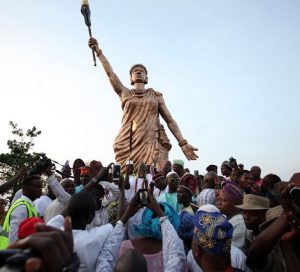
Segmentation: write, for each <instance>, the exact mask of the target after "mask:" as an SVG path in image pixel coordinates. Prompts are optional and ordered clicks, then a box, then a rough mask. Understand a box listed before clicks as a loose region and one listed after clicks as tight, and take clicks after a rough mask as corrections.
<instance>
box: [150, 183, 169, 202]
mask: <svg viewBox="0 0 300 272" xmlns="http://www.w3.org/2000/svg"><path fill="white" fill-rule="evenodd" d="M168 191H169V185H167V186H166V188H165V189H163V190H159V189H158V188H156V187H155V189H154V190H153V196H154V197H155V199H156V200H157V199H158V198H159V196H160V195H162V194H164V193H167V192H168Z"/></svg>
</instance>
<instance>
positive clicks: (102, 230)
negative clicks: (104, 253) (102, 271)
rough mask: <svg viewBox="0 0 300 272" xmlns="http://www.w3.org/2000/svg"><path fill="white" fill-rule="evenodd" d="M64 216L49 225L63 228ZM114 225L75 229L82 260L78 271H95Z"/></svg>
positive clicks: (79, 256) (75, 248)
mask: <svg viewBox="0 0 300 272" xmlns="http://www.w3.org/2000/svg"><path fill="white" fill-rule="evenodd" d="M63 224H64V217H63V216H62V215H57V216H55V217H53V218H52V219H51V220H50V221H49V222H48V223H47V225H50V226H53V227H56V228H60V229H63ZM112 230H113V226H112V225H111V224H106V225H103V226H101V227H96V228H93V229H91V230H75V229H73V240H74V251H76V252H77V255H78V258H79V260H80V267H79V269H78V271H81V272H83V271H95V270H96V262H97V259H98V257H99V255H100V253H101V250H102V247H103V245H104V243H105V241H106V240H107V238H108V236H109V234H110V233H111V232H112Z"/></svg>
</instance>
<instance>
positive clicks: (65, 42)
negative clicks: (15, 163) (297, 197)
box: [0, 0, 300, 180]
mask: <svg viewBox="0 0 300 272" xmlns="http://www.w3.org/2000/svg"><path fill="white" fill-rule="evenodd" d="M0 3H1V16H0V25H1V27H0V37H1V38H0V39H1V43H0V75H1V76H0V79H1V80H0V91H1V115H0V153H2V152H8V149H7V144H6V142H7V140H8V139H12V138H13V137H12V134H11V132H10V131H11V129H10V127H9V121H10V120H12V121H14V122H16V123H17V124H19V126H20V127H22V128H31V127H32V126H36V127H37V128H38V129H40V130H41V131H42V134H41V135H40V136H39V137H38V138H37V139H36V140H35V146H34V149H33V150H34V151H36V152H44V153H46V154H47V156H49V157H50V158H53V159H55V160H56V161H59V162H61V163H64V162H65V160H67V159H68V160H70V161H71V162H72V161H73V160H75V159H76V158H79V157H80V158H82V159H83V160H92V159H97V160H101V161H102V163H103V164H108V163H110V162H111V161H114V153H113V148H112V145H113V141H114V138H115V137H116V135H117V133H118V131H119V129H120V125H121V118H122V110H121V105H120V101H119V98H118V96H117V95H116V94H115V93H114V91H113V89H112V87H111V85H110V83H109V81H108V78H107V76H106V74H105V72H104V70H103V68H102V66H101V64H100V63H99V62H98V63H97V67H94V66H93V59H92V54H91V50H90V49H89V47H88V46H87V42H88V38H89V37H88V31H87V27H86V26H85V24H84V21H83V17H82V15H81V13H80V7H81V1H75V0H64V1H57V0H52V1H33V0H27V1H17V0H10V1H5V2H4V0H0ZM89 3H90V9H91V13H92V14H91V21H92V33H93V36H94V37H95V38H96V39H98V42H99V45H100V48H101V49H102V50H103V53H104V54H105V56H106V57H107V58H108V60H109V62H110V64H111V65H112V67H113V69H114V71H115V73H116V74H117V75H118V76H119V78H120V80H121V81H122V83H123V84H124V85H125V86H128V87H130V81H129V69H130V67H131V66H132V65H133V64H135V63H143V64H144V65H145V66H146V67H147V69H148V78H149V84H148V85H147V86H148V87H152V88H154V89H155V90H156V91H159V92H161V93H163V96H164V99H165V102H166V105H167V107H168V109H169V111H170V112H171V114H172V116H173V117H174V119H175V120H176V121H177V123H178V124H179V127H180V129H181V132H182V134H183V136H184V138H186V139H187V140H188V142H189V143H190V144H191V145H193V146H195V147H197V148H198V149H199V151H198V155H199V159H198V160H197V161H187V160H186V159H185V166H186V167H189V168H190V170H191V171H194V170H199V172H200V173H205V168H206V166H208V165H209V164H216V165H218V166H219V167H220V165H221V163H222V161H224V160H227V159H228V158H229V157H231V156H233V157H235V158H236V159H237V161H238V163H243V164H244V165H245V168H246V169H249V168H250V167H251V166H253V165H259V166H260V167H261V168H262V175H263V176H264V175H266V174H268V173H275V174H278V175H279V176H280V177H281V178H282V179H283V180H288V179H289V178H290V177H291V175H292V174H293V173H295V172H299V171H300V165H299V162H300V144H299V139H300V126H299V125H300V122H299V116H300V17H299V12H300V2H299V1H298V0H286V1H282V0H263V1H262V0H226V1H224V0H209V1H208V0H206V1H204V0H143V1H137V0H130V1H129V0H127V1H125V0H110V1H99V0H90V1H89ZM167 134H168V136H169V138H170V139H171V143H172V145H173V147H172V150H171V152H170V154H169V157H170V159H171V160H173V159H184V155H183V153H182V152H181V149H180V147H179V146H178V144H177V142H176V140H175V138H174V137H173V135H172V134H171V132H170V131H169V130H167Z"/></svg>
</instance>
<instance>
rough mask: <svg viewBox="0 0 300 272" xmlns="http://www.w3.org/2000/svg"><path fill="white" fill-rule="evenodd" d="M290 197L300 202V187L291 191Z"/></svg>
mask: <svg viewBox="0 0 300 272" xmlns="http://www.w3.org/2000/svg"><path fill="white" fill-rule="evenodd" d="M290 196H291V197H292V199H294V200H299V199H300V187H294V188H292V190H291V191H290Z"/></svg>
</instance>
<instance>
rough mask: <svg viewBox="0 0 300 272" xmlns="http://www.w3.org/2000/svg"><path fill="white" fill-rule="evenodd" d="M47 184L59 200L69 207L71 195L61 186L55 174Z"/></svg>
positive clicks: (49, 178) (48, 179)
mask: <svg viewBox="0 0 300 272" xmlns="http://www.w3.org/2000/svg"><path fill="white" fill-rule="evenodd" d="M47 183H48V185H49V187H50V188H51V190H52V192H53V193H54V194H55V195H56V197H57V198H58V200H59V201H60V202H61V203H62V204H64V205H67V204H68V203H69V200H70V198H71V195H70V194H69V193H67V192H66V191H65V189H64V188H63V187H62V186H61V184H60V183H59V182H58V180H57V179H56V176H55V174H52V175H51V176H49V177H48V178H47Z"/></svg>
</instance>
